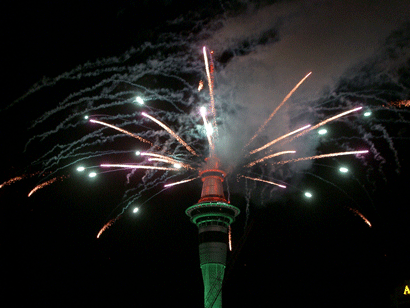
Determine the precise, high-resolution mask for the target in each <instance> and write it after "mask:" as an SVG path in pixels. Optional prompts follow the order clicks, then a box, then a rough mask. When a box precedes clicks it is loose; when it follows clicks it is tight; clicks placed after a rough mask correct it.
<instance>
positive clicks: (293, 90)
mask: <svg viewBox="0 0 410 308" xmlns="http://www.w3.org/2000/svg"><path fill="white" fill-rule="evenodd" d="M310 74H312V72H310V73H309V74H307V75H306V76H305V77H303V78H302V80H301V81H299V83H298V84H297V85H296V86H295V87H294V88H293V89H292V90H291V91H290V92H289V93H288V95H286V97H285V98H284V99H283V101H282V102H281V103H280V104H279V106H278V107H276V109H275V110H274V111H273V112H272V113H271V115H270V116H269V118H268V119H267V120H266V121H265V123H263V124H262V126H261V127H259V129H258V131H257V132H256V133H255V135H253V137H252V138H251V140H249V142H248V143H247V144H246V146H249V145H250V144H251V142H252V141H253V140H254V139H255V138H256V137H257V136H258V135H259V134H260V133H261V132H262V131H263V129H264V128H265V126H266V125H267V124H268V123H269V121H270V120H271V119H272V118H273V116H274V115H275V114H276V113H277V112H278V110H279V109H280V108H281V107H282V106H283V104H285V103H286V101H287V100H288V99H289V98H290V97H291V96H292V94H293V93H294V92H295V91H296V90H297V88H299V86H300V85H301V84H302V83H303V82H304V81H305V80H306V78H308V77H309V76H310Z"/></svg>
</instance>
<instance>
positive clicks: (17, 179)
mask: <svg viewBox="0 0 410 308" xmlns="http://www.w3.org/2000/svg"><path fill="white" fill-rule="evenodd" d="M39 173H40V172H35V173H30V174H23V175H19V176H16V177H14V178H11V179H10V180H7V181H5V182H4V183H3V184H1V185H0V188H3V187H4V186H7V185H11V184H13V183H15V182H18V181H21V180H24V179H26V178H29V177H32V176H35V175H37V174H39Z"/></svg>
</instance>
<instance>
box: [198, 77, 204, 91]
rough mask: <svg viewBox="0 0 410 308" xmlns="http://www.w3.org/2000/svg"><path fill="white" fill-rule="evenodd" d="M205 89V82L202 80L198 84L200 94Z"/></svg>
mask: <svg viewBox="0 0 410 308" xmlns="http://www.w3.org/2000/svg"><path fill="white" fill-rule="evenodd" d="M203 88H204V82H203V81H202V80H200V81H199V84H198V92H200V91H201V90H202V89H203Z"/></svg>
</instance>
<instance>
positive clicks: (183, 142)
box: [141, 112, 198, 156]
mask: <svg viewBox="0 0 410 308" xmlns="http://www.w3.org/2000/svg"><path fill="white" fill-rule="evenodd" d="M141 114H142V115H143V116H144V117H147V118H148V119H150V120H151V121H154V122H155V123H157V124H158V125H159V126H161V127H162V128H163V129H165V130H166V131H167V132H168V133H169V134H170V135H171V136H173V137H174V138H175V139H176V140H178V142H179V143H180V144H182V145H183V146H184V147H185V148H186V149H187V150H188V151H189V152H191V154H192V155H195V156H198V154H196V152H195V151H194V149H192V148H191V147H190V146H189V145H188V144H187V143H186V142H185V141H184V140H182V139H181V137H179V136H178V135H177V134H176V133H175V132H174V131H173V130H172V129H170V128H169V127H168V126H166V125H165V124H164V123H162V122H161V121H159V120H157V119H155V118H154V117H152V116H150V115H149V114H146V113H145V112H142V113H141Z"/></svg>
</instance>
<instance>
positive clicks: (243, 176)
mask: <svg viewBox="0 0 410 308" xmlns="http://www.w3.org/2000/svg"><path fill="white" fill-rule="evenodd" d="M241 177H242V178H245V179H248V180H252V181H258V182H263V183H267V184H272V185H276V186H279V187H282V188H286V186H285V185H281V184H278V183H275V182H271V181H266V180H262V179H258V178H251V177H249V176H246V175H241Z"/></svg>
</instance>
